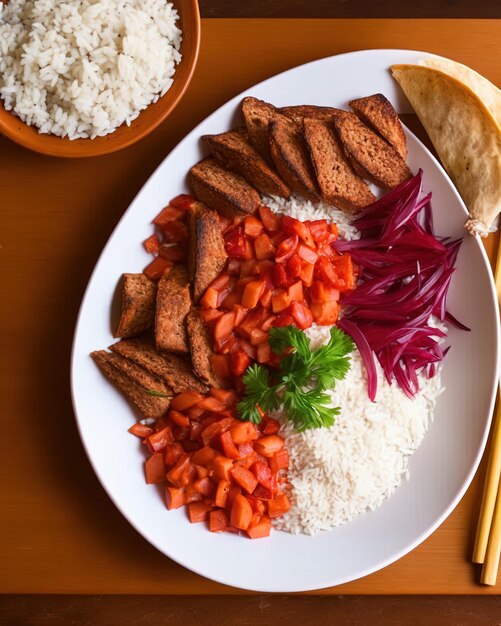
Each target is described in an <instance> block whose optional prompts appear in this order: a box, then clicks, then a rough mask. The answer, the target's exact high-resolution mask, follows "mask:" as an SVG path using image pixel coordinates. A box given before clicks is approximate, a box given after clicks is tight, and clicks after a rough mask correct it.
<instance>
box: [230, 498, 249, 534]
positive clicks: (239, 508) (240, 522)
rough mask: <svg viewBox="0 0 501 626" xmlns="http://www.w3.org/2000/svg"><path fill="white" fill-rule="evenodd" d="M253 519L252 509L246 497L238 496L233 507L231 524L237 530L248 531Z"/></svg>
mask: <svg viewBox="0 0 501 626" xmlns="http://www.w3.org/2000/svg"><path fill="white" fill-rule="evenodd" d="M251 519H252V508H251V505H250V504H249V501H248V500H247V498H246V497H245V496H242V495H237V496H235V498H234V499H233V502H232V505H231V514H230V523H231V525H232V526H235V528H239V529H240V530H247V528H248V527H249V524H250V522H251Z"/></svg>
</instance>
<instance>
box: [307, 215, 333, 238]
mask: <svg viewBox="0 0 501 626" xmlns="http://www.w3.org/2000/svg"><path fill="white" fill-rule="evenodd" d="M308 228H309V229H310V233H311V235H312V237H313V239H314V241H315V243H316V244H319V243H324V242H325V241H327V238H328V237H329V226H328V224H327V221H326V220H314V221H312V222H310V223H309V224H308Z"/></svg>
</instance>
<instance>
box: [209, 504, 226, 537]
mask: <svg viewBox="0 0 501 626" xmlns="http://www.w3.org/2000/svg"><path fill="white" fill-rule="evenodd" d="M228 526H229V523H228V516H227V515H226V511H223V510H221V509H216V510H215V511H211V512H210V513H209V530H210V531H211V532H213V533H220V532H222V531H224V530H226V529H227V527H228Z"/></svg>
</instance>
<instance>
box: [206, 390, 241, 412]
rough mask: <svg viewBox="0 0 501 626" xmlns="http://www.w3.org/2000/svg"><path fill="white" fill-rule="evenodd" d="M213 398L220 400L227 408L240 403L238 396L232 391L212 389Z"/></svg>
mask: <svg viewBox="0 0 501 626" xmlns="http://www.w3.org/2000/svg"><path fill="white" fill-rule="evenodd" d="M210 393H211V396H213V397H214V398H216V400H219V402H221V404H223V405H224V406H225V407H226V408H228V407H232V406H235V404H236V403H237V402H238V395H237V394H236V393H235V392H234V391H231V389H211V390H210Z"/></svg>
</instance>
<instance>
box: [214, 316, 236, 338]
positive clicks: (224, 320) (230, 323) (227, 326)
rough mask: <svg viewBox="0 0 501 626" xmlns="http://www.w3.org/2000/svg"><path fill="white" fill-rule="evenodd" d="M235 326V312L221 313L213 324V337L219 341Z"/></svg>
mask: <svg viewBox="0 0 501 626" xmlns="http://www.w3.org/2000/svg"><path fill="white" fill-rule="evenodd" d="M234 328H235V313H233V311H231V312H230V313H225V314H224V315H222V316H221V317H220V318H219V319H218V320H217V321H216V324H215V326H214V339H215V340H216V341H219V340H221V339H224V338H225V337H227V336H228V335H229V334H230V333H231V332H232V331H233V329H234Z"/></svg>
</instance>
